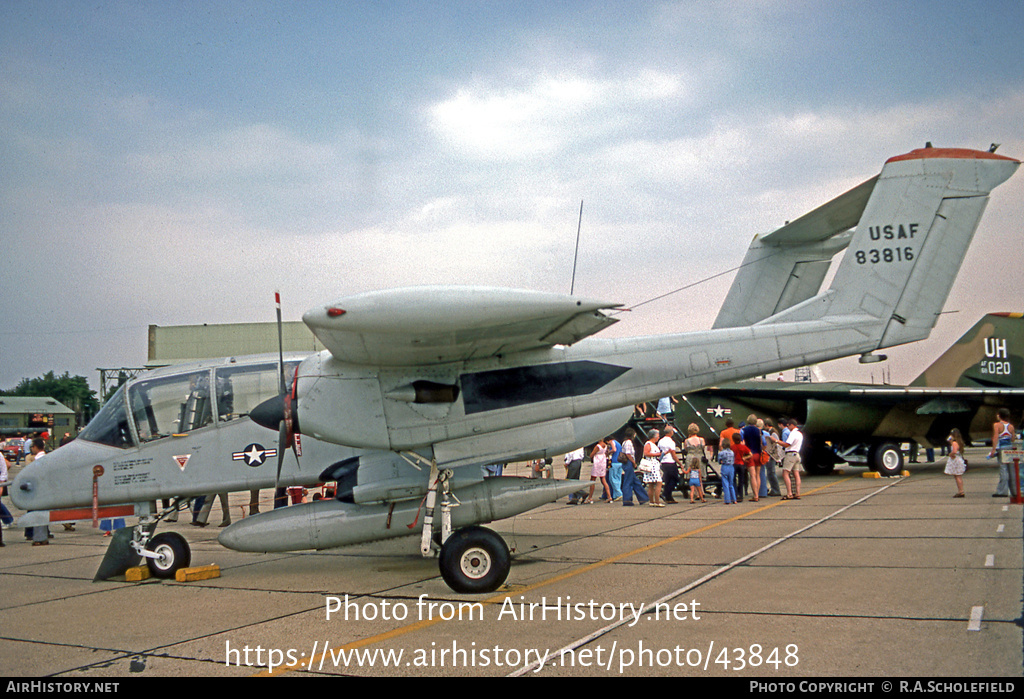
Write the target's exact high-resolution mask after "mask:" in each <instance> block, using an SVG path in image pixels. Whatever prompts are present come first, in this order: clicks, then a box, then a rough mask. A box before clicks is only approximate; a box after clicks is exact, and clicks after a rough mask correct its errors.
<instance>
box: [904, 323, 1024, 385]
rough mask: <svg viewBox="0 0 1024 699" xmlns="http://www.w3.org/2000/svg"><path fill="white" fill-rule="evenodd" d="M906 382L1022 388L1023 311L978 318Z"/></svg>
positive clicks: (1023, 364) (1023, 361) (912, 383)
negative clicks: (959, 336) (925, 367)
mask: <svg viewBox="0 0 1024 699" xmlns="http://www.w3.org/2000/svg"><path fill="white" fill-rule="evenodd" d="M910 385H911V386H920V387H926V388H946V387H949V386H955V387H957V388H1024V314H1022V313H989V314H988V315H986V316H984V317H982V319H981V320H979V321H978V322H977V323H975V325H974V327H972V328H971V329H970V330H968V331H967V332H966V333H964V335H963V337H961V338H960V339H959V340H957V341H956V342H955V343H953V345H952V346H950V348H949V349H947V350H946V351H945V352H943V353H942V356H941V357H939V358H938V359H936V360H935V361H934V362H933V363H932V365H931V366H929V367H928V368H927V369H925V370H924V371H923V372H922V373H921V375H920V376H918V377H917V378H916V379H914V380H913V382H911V384H910Z"/></svg>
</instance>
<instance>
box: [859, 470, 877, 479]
mask: <svg viewBox="0 0 1024 699" xmlns="http://www.w3.org/2000/svg"><path fill="white" fill-rule="evenodd" d="M860 477H861V478H881V477H882V474H881V473H879V472H878V471H865V472H864V473H862V474H860Z"/></svg>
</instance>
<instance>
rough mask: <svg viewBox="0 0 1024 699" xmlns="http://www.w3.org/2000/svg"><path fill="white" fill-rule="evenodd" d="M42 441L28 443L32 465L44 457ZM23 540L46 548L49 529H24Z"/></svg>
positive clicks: (35, 439) (36, 440)
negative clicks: (28, 540)
mask: <svg viewBox="0 0 1024 699" xmlns="http://www.w3.org/2000/svg"><path fill="white" fill-rule="evenodd" d="M43 446H44V444H43V440H41V439H39V438H38V437H36V438H34V439H32V440H31V441H30V442H29V451H31V452H32V463H35V462H36V461H39V459H41V458H43V457H44V456H46V452H45V451H44V450H43ZM25 538H26V539H31V540H32V545H33V546H46V545H47V544H49V543H50V528H49V527H25Z"/></svg>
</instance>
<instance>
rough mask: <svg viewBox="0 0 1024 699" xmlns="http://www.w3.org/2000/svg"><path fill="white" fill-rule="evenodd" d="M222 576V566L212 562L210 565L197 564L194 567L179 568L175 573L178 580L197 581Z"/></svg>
mask: <svg viewBox="0 0 1024 699" xmlns="http://www.w3.org/2000/svg"><path fill="white" fill-rule="evenodd" d="M219 577H220V566H219V565H217V564H216V563H211V564H210V565H208V566H195V567H194V568H179V569H178V571H177V572H176V573H175V574H174V579H175V580H177V581H178V582H195V581H197V580H210V579H212V578H219Z"/></svg>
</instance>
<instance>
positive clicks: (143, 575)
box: [124, 566, 149, 582]
mask: <svg viewBox="0 0 1024 699" xmlns="http://www.w3.org/2000/svg"><path fill="white" fill-rule="evenodd" d="M124 579H125V582H142V581H143V580H149V566H134V567H132V568H129V569H128V570H126V571H125V572H124Z"/></svg>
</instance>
